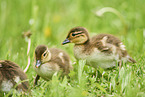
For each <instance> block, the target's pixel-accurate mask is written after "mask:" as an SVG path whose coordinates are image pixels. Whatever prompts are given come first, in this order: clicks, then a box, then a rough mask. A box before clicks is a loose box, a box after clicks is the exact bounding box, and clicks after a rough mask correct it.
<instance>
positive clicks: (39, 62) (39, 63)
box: [35, 60, 41, 68]
mask: <svg viewBox="0 0 145 97" xmlns="http://www.w3.org/2000/svg"><path fill="white" fill-rule="evenodd" d="M40 65H41V61H40V60H37V61H36V64H35V66H36V68H38V67H39V66H40Z"/></svg>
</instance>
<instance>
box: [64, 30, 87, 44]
mask: <svg viewBox="0 0 145 97" xmlns="http://www.w3.org/2000/svg"><path fill="white" fill-rule="evenodd" d="M87 41H89V34H88V31H87V29H86V28H84V27H75V28H72V29H71V30H70V31H69V33H68V35H67V38H66V39H65V40H64V41H63V43H62V45H64V44H67V43H75V44H84V43H86V42H87Z"/></svg>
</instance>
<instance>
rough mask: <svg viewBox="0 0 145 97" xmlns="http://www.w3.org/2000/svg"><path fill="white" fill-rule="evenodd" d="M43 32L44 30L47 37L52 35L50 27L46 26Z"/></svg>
mask: <svg viewBox="0 0 145 97" xmlns="http://www.w3.org/2000/svg"><path fill="white" fill-rule="evenodd" d="M43 32H44V36H45V37H50V36H51V28H50V27H45V28H44V30H43Z"/></svg>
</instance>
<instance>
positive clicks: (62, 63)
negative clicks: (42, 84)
mask: <svg viewBox="0 0 145 97" xmlns="http://www.w3.org/2000/svg"><path fill="white" fill-rule="evenodd" d="M70 69H72V66H71V65H70V58H69V56H68V54H67V53H65V52H64V51H62V50H60V49H56V48H49V49H48V47H47V46H45V45H39V46H37V47H36V49H35V62H34V70H35V71H36V73H37V75H36V78H35V81H34V85H37V81H38V80H39V78H40V77H42V78H43V79H44V80H46V81H48V80H50V79H51V77H52V75H53V74H54V73H55V72H59V71H60V70H62V71H63V73H62V75H67V74H68V73H69V72H70Z"/></svg>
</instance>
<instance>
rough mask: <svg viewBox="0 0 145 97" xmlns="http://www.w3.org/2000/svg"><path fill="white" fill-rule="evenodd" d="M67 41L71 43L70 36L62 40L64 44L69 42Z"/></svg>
mask: <svg viewBox="0 0 145 97" xmlns="http://www.w3.org/2000/svg"><path fill="white" fill-rule="evenodd" d="M67 43H70V40H69V39H68V38H66V39H65V40H64V41H63V42H62V45H64V44H67Z"/></svg>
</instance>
